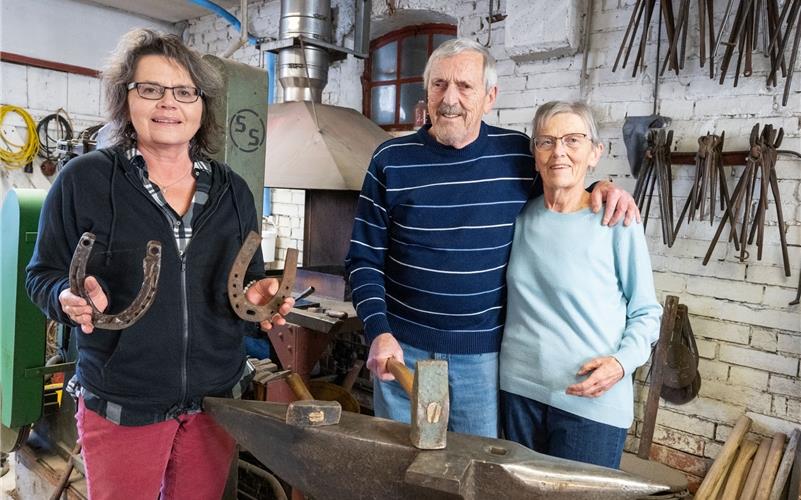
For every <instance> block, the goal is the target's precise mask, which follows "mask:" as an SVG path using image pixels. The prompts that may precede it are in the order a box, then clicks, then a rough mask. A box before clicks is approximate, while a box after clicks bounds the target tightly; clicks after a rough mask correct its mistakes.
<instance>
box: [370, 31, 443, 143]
mask: <svg viewBox="0 0 801 500" xmlns="http://www.w3.org/2000/svg"><path fill="white" fill-rule="evenodd" d="M455 36H456V26H452V25H450V24H424V25H417V26H408V27H406V28H403V29H399V30H397V31H393V32H391V33H387V34H386V35H384V36H382V37H380V38H376V39H375V40H373V41H372V42H371V43H370V58H369V59H368V60H367V64H365V70H364V114H365V115H366V116H368V117H369V118H370V119H371V120H373V121H374V122H376V123H377V124H378V125H380V126H381V128H383V129H385V130H412V128H413V127H414V107H415V105H416V104H417V102H418V101H420V100H422V99H425V89H424V88H423V70H424V69H425V67H426V61H427V60H428V56H429V55H430V54H431V52H432V51H433V50H434V49H436V48H437V47H439V45H440V44H441V43H442V42H444V41H445V40H448V39H450V38H454V37H455Z"/></svg>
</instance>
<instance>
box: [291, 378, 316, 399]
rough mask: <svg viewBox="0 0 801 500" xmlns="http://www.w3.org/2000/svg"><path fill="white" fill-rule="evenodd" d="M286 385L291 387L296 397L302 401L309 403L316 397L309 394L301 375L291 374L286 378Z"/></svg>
mask: <svg viewBox="0 0 801 500" xmlns="http://www.w3.org/2000/svg"><path fill="white" fill-rule="evenodd" d="M286 383H287V385H289V388H290V389H292V392H294V393H295V397H296V398H298V399H299V400H301V401H309V400H312V399H314V396H312V395H311V392H309V389H308V387H306V384H305V383H304V382H303V379H302V378H300V375H298V374H297V373H294V372H292V373H290V374H289V375H287V376H286Z"/></svg>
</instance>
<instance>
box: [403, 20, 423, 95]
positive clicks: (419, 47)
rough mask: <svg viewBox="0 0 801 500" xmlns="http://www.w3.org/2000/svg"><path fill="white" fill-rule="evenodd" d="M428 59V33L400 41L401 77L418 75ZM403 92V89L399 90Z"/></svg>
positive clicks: (421, 72)
mask: <svg viewBox="0 0 801 500" xmlns="http://www.w3.org/2000/svg"><path fill="white" fill-rule="evenodd" d="M427 59H428V35H427V34H426V35H416V36H410V37H407V38H404V39H403V41H402V43H401V75H400V77H401V78H409V77H412V76H420V75H422V74H423V70H424V69H425V67H426V60H427ZM401 94H403V91H401Z"/></svg>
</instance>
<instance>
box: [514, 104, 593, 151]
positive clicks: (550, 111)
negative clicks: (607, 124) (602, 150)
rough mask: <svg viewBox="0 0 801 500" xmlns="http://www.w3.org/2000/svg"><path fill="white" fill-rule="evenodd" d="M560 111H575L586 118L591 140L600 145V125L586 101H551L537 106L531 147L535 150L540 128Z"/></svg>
mask: <svg viewBox="0 0 801 500" xmlns="http://www.w3.org/2000/svg"><path fill="white" fill-rule="evenodd" d="M560 113H573V114H574V115H578V116H579V118H581V119H582V120H584V124H585V125H586V126H587V131H589V133H590V134H589V135H590V140H591V141H592V143H593V144H595V145H598V144H600V143H601V138H600V137H599V136H598V126H597V125H596V124H595V118H594V117H593V116H592V110H591V109H590V106H589V105H588V104H587V103H586V102H584V101H573V102H570V101H549V102H546V103H545V104H543V105H541V106H540V107H538V108H537V112H536V113H534V120H532V122H531V126H532V129H531V143H530V144H529V149H530V150H531V152H532V153H533V152H534V139H535V138H536V137H537V131H538V130H540V129H541V128H542V127H543V126H544V125H545V122H547V121H548V120H550V119H551V118H553V117H554V116H555V115H558V114H560Z"/></svg>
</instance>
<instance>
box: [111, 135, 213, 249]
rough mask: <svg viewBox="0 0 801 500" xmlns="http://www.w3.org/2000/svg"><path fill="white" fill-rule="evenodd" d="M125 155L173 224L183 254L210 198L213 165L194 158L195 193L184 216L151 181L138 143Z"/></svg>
mask: <svg viewBox="0 0 801 500" xmlns="http://www.w3.org/2000/svg"><path fill="white" fill-rule="evenodd" d="M125 157H126V158H127V159H128V160H129V161H130V162H131V163H132V164H133V165H134V166H136V167H137V168H136V171H137V173H138V174H139V179H140V180H141V181H142V185H143V186H144V188H145V190H147V192H148V193H149V194H150V196H151V197H152V198H153V200H154V201H155V202H156V204H157V205H158V206H159V207H160V208H161V211H162V213H163V214H164V217H165V218H166V219H167V222H168V223H169V224H170V225H171V226H172V230H173V236H174V237H175V243H176V245H177V246H178V251H179V253H180V254H181V255H183V253H184V251H185V250H186V247H187V246H188V245H189V242H190V241H191V240H192V223H193V221H194V218H195V216H197V215H199V214H200V213H201V212H202V211H203V207H204V206H205V205H206V201H208V199H209V191H210V190H211V183H212V174H211V165H209V164H208V163H207V162H206V161H203V160H197V159H195V160H193V166H192V175H194V176H195V194H194V195H193V196H192V203H190V204H189V209H188V210H187V211H186V213H185V214H183V216H180V215H178V214H177V213H176V212H175V210H173V208H172V207H171V206H170V205H169V204H168V203H167V200H166V199H165V198H164V194H163V193H162V192H161V190H160V189H159V188H158V186H156V185H155V184H154V183H153V182H151V181H150V178H149V177H148V173H147V164H146V163H145V158H144V157H143V156H142V153H141V152H140V151H139V149H138V148H137V147H136V144H134V145H132V146H131V147H130V148H129V149H128V150H126V151H125Z"/></svg>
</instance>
